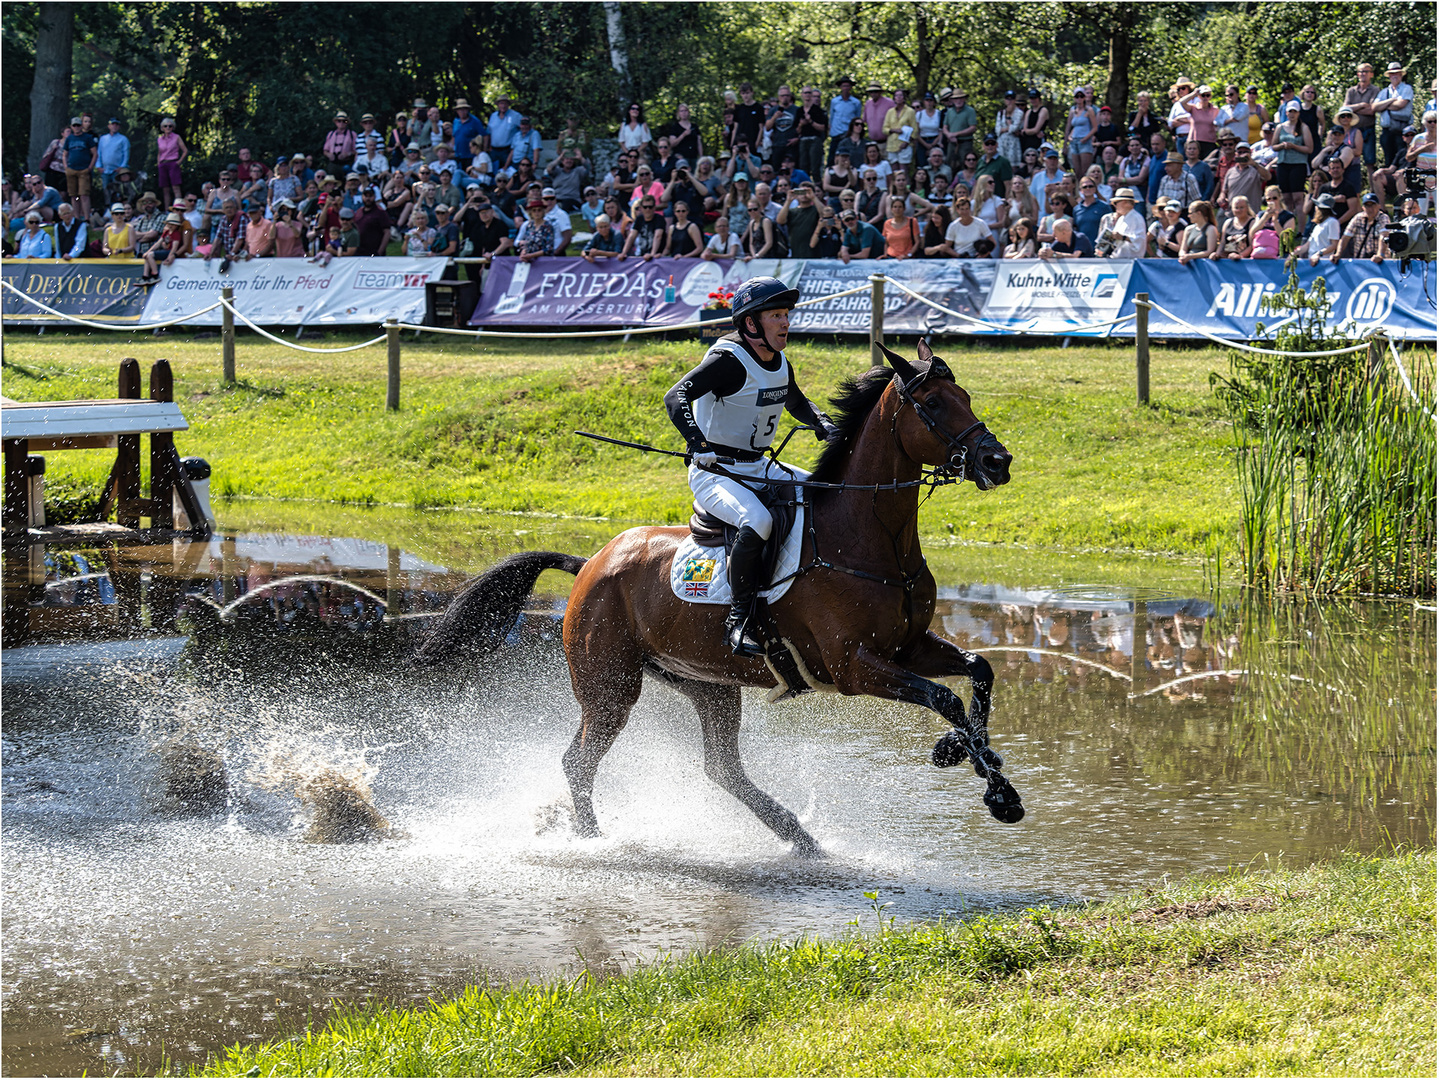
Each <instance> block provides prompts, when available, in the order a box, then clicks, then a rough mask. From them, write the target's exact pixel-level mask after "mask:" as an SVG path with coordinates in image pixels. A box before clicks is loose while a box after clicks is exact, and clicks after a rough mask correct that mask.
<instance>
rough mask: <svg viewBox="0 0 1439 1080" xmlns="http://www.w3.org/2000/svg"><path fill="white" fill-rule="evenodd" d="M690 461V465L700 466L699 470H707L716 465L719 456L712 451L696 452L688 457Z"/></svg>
mask: <svg viewBox="0 0 1439 1080" xmlns="http://www.w3.org/2000/svg"><path fill="white" fill-rule="evenodd" d="M690 461H691V463H693V464H695V465H698V466H700V468H703V469H708V468H711V467H713V466H714V465H716V464H718V462H719V455H718V454H716V453H715V452H714V451H713V450H705V451H696V452H695V453H693V454H691V455H690Z"/></svg>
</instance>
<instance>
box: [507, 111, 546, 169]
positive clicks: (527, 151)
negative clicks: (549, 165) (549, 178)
mask: <svg viewBox="0 0 1439 1080" xmlns="http://www.w3.org/2000/svg"><path fill="white" fill-rule="evenodd" d="M543 143H544V140H543V139H541V138H540V133H539V132H538V131H536V130H535V129H534V127H533V126H532V125H531V123H530V118H529V117H528V116H522V117H520V126H519V129H518V130H517V131H516V132H515V133H514V134H513V135H512V136H510V156H509V164H510V165H519V163H520V162H522V161H528V162H529V163H530V167H531V168H538V167H539V164H540V150H541V148H542V145H543Z"/></svg>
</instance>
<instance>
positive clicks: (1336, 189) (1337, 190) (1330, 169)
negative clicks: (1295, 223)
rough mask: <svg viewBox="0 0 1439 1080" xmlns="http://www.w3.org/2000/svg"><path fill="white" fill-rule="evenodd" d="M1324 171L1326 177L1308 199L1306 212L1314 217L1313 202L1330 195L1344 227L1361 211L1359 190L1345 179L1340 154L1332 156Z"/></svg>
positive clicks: (1336, 215)
mask: <svg viewBox="0 0 1439 1080" xmlns="http://www.w3.org/2000/svg"><path fill="white" fill-rule="evenodd" d="M1322 171H1323V173H1324V179H1323V180H1321V181H1320V182H1319V185H1318V186H1317V187H1316V188H1315V189H1314V195H1313V196H1311V200H1306V202H1305V204H1304V213H1305V214H1306V215H1308V216H1310V217H1312V216H1313V214H1312V209H1313V202H1314V201H1317V199H1319V198H1322V197H1323V196H1325V195H1328V196H1329V201H1330V203H1331V204H1332V206H1333V208H1334V216H1335V218H1337V219H1338V221H1339V227H1340V228H1341V229H1342V228H1343V227H1344V226H1346V225H1348V224H1349V219H1350V218H1352V217H1354V215H1355V214H1357V213H1359V192H1357V191H1355V190H1354V188H1353V187H1352V186H1350V184H1349V182H1348V181H1347V180H1345V179H1344V162H1343V160H1342V159H1341V158H1340V157H1339V156H1338V155H1335V156H1334V157H1331V158H1330V159H1329V163H1328V165H1327V166H1326V167H1325V169H1324V170H1322Z"/></svg>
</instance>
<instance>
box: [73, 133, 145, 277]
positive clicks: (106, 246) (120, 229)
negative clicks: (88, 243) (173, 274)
mask: <svg viewBox="0 0 1439 1080" xmlns="http://www.w3.org/2000/svg"><path fill="white" fill-rule="evenodd" d="M76 127H77V128H78V127H79V125H78V124H77V125H76ZM129 214H130V211H129V210H128V209H127V208H126V206H125V204H124V203H116V204H115V205H113V206H112V207H110V224H109V225H107V226H105V233H104V239H103V240H102V241H101V250H102V251H103V252H104V253H105V257H106V258H107V259H133V258H134V257H135V228H134V226H132V225H131V224H130V223H129V221H128V220H127V218H128V217H129Z"/></svg>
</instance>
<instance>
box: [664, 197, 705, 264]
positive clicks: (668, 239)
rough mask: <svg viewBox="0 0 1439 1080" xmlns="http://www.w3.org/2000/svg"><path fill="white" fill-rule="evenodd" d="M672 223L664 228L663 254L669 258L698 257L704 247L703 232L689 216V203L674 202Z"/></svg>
mask: <svg viewBox="0 0 1439 1080" xmlns="http://www.w3.org/2000/svg"><path fill="white" fill-rule="evenodd" d="M674 215H675V220H674V224H673V225H671V226H669V228H668V229H666V230H665V246H664V254H665V256H666V257H667V258H670V259H698V258H699V257H700V254H701V253H702V252H703V251H704V248H705V237H704V233H703V232H701V231H700V227H699V226H698V225H696V224H695V223H694V221H693V220H691V218H690V207H689V203H687V202H685V201H684V200H680V201H679V202H677V203H675V204H674Z"/></svg>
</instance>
